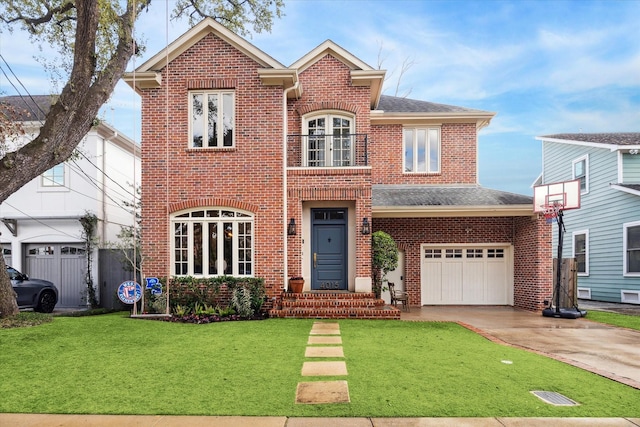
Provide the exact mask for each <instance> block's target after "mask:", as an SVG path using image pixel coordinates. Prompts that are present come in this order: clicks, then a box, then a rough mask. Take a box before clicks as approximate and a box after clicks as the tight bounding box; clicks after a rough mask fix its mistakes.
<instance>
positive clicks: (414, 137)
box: [402, 126, 442, 175]
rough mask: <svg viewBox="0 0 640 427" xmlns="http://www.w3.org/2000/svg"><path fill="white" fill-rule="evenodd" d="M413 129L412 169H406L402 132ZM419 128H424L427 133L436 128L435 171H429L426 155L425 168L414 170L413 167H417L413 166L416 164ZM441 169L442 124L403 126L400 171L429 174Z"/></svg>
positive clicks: (439, 171) (409, 173) (436, 172)
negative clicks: (436, 163)
mask: <svg viewBox="0 0 640 427" xmlns="http://www.w3.org/2000/svg"><path fill="white" fill-rule="evenodd" d="M409 129H411V130H413V162H414V165H413V166H414V167H413V169H414V171H407V163H406V162H407V158H406V155H405V154H406V153H405V151H406V150H405V145H404V144H405V141H404V133H405V131H406V130H409ZM419 129H424V130H426V131H427V135H428V134H429V130H431V129H433V130H436V131H437V132H438V170H437V171H430V170H429V163H430V162H429V158H428V157H427V159H426V160H427V162H426V169H427V170H425V171H416V170H415V169H417V168H416V167H415V166H416V165H417V162H418V157H417V155H416V153H417V151H418V150H417V143H418V142H417V137H416V135H417V130H419ZM426 151H427V154H428V153H429V147H428V141H427V150H426ZM441 171H442V126H404V127H403V128H402V173H403V174H407V175H416V174H422V175H425V174H429V175H435V174H439V173H441Z"/></svg>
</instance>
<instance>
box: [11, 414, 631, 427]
mask: <svg viewBox="0 0 640 427" xmlns="http://www.w3.org/2000/svg"><path fill="white" fill-rule="evenodd" d="M0 426H2V427H51V426H56V427H113V426H117V427H184V426H188V427H199V426H203V427H205V426H206V427H247V426H250V427H327V426H331V427H400V426H402V427H405V426H406V427H432V426H434V427H441V426H442V427H444V426H446V427H450V426H452V427H523V426H527V427H529V426H531V427H549V426H553V427H574V426H578V427H584V426H587V427H589V426H594V427H595V426H607V427H638V426H640V418H500V417H496V418H287V417H200V416H193V417H189V416H161V415H48V414H0Z"/></svg>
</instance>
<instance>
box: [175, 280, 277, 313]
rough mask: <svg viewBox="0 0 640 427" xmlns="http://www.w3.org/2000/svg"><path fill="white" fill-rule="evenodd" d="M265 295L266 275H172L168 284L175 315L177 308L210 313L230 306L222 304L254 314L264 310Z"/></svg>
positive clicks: (185, 310) (238, 310) (181, 310)
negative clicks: (199, 276)
mask: <svg viewBox="0 0 640 427" xmlns="http://www.w3.org/2000/svg"><path fill="white" fill-rule="evenodd" d="M163 283H166V280H165V281H163ZM265 295H266V290H265V286H264V279H261V278H254V277H242V278H238V277H232V276H218V277H207V278H195V277H191V276H187V277H172V278H171V279H170V286H169V303H170V306H171V312H172V313H175V314H176V315H178V311H180V312H182V313H184V314H186V313H189V312H190V313H192V314H193V315H209V314H211V313H212V311H213V310H214V309H212V307H216V309H215V311H217V312H218V313H219V314H220V313H221V311H225V312H228V311H229V310H228V308H225V309H223V310H221V309H220V308H219V307H229V306H232V307H233V310H234V311H235V312H236V313H238V316H241V317H251V316H253V315H254V314H256V313H258V312H259V311H260V310H261V308H262V305H263V303H264V299H265ZM234 296H235V297H234ZM234 300H235V301H236V302H237V303H239V304H240V305H237V304H236V303H234ZM196 308H197V310H196ZM198 311H199V312H200V313H199V314H198Z"/></svg>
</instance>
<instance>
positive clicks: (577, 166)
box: [572, 156, 589, 194]
mask: <svg viewBox="0 0 640 427" xmlns="http://www.w3.org/2000/svg"><path fill="white" fill-rule="evenodd" d="M572 168H573V179H579V180H580V194H585V193H588V192H589V157H588V156H582V157H580V158H577V159H575V160H574V161H573V164H572Z"/></svg>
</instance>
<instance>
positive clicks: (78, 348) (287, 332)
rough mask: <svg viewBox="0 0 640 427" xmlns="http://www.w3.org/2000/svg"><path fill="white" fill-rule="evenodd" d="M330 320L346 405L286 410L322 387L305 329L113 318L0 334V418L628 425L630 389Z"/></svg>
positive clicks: (477, 343) (477, 349) (438, 328)
mask: <svg viewBox="0 0 640 427" xmlns="http://www.w3.org/2000/svg"><path fill="white" fill-rule="evenodd" d="M339 323H340V330H341V334H342V339H343V347H344V353H345V360H346V363H347V369H348V372H349V375H348V376H347V378H346V379H347V381H348V385H349V394H350V397H351V403H348V404H332V405H296V404H295V403H294V401H295V390H296V386H297V384H298V382H301V381H318V380H327V379H332V378H331V377H328V378H320V377H312V378H309V377H302V376H301V374H300V371H301V368H302V364H303V362H304V361H305V358H304V351H305V347H306V343H307V339H308V336H309V332H310V330H311V326H312V324H313V320H288V319H270V320H264V321H252V322H221V323H215V324H209V325H190V324H179V323H169V322H159V321H149V320H136V319H130V318H128V317H126V315H123V314H122V313H117V314H108V315H103V316H90V317H78V318H74V317H56V318H54V320H53V322H51V323H47V324H43V325H40V326H37V327H30V328H16V329H2V330H0V348H1V349H2V351H1V352H0V378H2V381H0V396H2V399H0V412H26V413H94V414H184V415H272V416H341V417H352V416H372V417H391V416H394V417H396V416H399V417H404V416H424V417H453V416H456V417H476V416H477V417H485V416H505V417H509V416H527V417H532V416H539V417H638V416H640V407H639V406H638V405H637V402H638V401H639V399H640V391H639V390H636V389H633V388H631V387H628V386H625V385H622V384H619V383H616V382H614V381H611V380H608V379H605V378H602V377H599V376H597V375H594V374H591V373H588V372H586V371H583V370H580V369H578V368H574V367H572V366H569V365H566V364H563V363H560V362H557V361H554V360H551V359H547V358H544V357H542V356H539V355H536V354H532V353H528V352H525V351H523V350H519V349H515V348H511V347H506V346H501V345H498V344H494V343H492V342H490V341H488V340H486V339H484V338H482V337H480V336H478V335H476V334H474V333H472V332H470V331H468V330H466V329H464V328H462V327H460V326H458V325H456V324H452V323H426V322H424V323H423V322H398V321H358V320H341V321H339ZM506 360H508V361H511V362H512V363H511V364H505V363H503V361H506ZM334 379H338V378H334ZM339 379H344V378H342V377H340V378H339ZM531 390H548V391H557V392H559V393H562V394H564V395H565V396H567V397H569V398H571V399H574V400H576V401H578V402H579V403H580V404H581V405H580V406H578V407H571V408H568V407H554V406H551V405H547V404H545V403H543V402H542V401H540V400H539V399H538V398H536V397H535V396H533V395H532V394H531V393H530V391H531Z"/></svg>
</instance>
